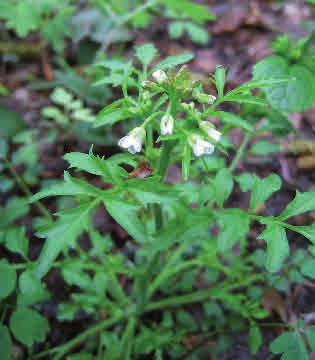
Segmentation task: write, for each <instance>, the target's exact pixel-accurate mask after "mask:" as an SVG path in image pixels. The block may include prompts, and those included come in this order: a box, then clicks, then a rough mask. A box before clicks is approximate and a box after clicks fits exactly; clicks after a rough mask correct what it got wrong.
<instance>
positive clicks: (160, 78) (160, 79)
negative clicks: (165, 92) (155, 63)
mask: <svg viewBox="0 0 315 360" xmlns="http://www.w3.org/2000/svg"><path fill="white" fill-rule="evenodd" d="M152 77H153V79H154V80H155V81H156V82H157V83H158V84H163V83H165V81H166V80H167V75H166V72H165V71H163V70H156V71H154V73H153V74H152Z"/></svg>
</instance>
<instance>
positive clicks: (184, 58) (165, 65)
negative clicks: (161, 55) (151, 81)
mask: <svg viewBox="0 0 315 360" xmlns="http://www.w3.org/2000/svg"><path fill="white" fill-rule="evenodd" d="M193 58H194V55H193V54H192V53H186V54H181V55H173V56H169V57H167V58H166V59H165V60H163V61H161V62H160V63H158V64H157V65H155V67H154V69H153V70H157V69H160V70H168V69H172V68H175V67H176V66H178V65H182V64H185V63H187V62H189V61H190V60H192V59H193Z"/></svg>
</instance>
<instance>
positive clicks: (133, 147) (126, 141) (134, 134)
mask: <svg viewBox="0 0 315 360" xmlns="http://www.w3.org/2000/svg"><path fill="white" fill-rule="evenodd" d="M144 137H145V130H144V129H143V128H142V127H135V128H134V129H132V130H131V131H130V132H129V133H128V134H127V135H126V136H124V137H122V138H121V139H120V140H119V141H118V145H119V146H120V147H122V148H123V149H127V150H128V151H129V152H130V154H136V153H138V152H140V151H141V149H142V143H143V140H144Z"/></svg>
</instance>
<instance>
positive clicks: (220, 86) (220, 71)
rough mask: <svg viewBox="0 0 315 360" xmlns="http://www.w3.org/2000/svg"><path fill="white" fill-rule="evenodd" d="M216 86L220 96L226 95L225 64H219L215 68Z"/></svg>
mask: <svg viewBox="0 0 315 360" xmlns="http://www.w3.org/2000/svg"><path fill="white" fill-rule="evenodd" d="M214 76H215V86H216V88H217V91H218V95H219V97H222V96H223V95H224V87H225V79H226V73H225V68H224V67H223V66H217V67H216V69H215V75H214Z"/></svg>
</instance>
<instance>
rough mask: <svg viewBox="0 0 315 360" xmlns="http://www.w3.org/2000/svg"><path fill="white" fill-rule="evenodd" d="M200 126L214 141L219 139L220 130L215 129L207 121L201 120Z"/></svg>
mask: <svg viewBox="0 0 315 360" xmlns="http://www.w3.org/2000/svg"><path fill="white" fill-rule="evenodd" d="M200 128H201V129H202V130H204V131H205V132H206V133H207V134H208V136H210V137H211V138H212V139H213V140H214V141H216V142H218V141H220V139H221V136H222V134H221V133H220V131H218V130H216V129H215V128H214V127H213V126H212V125H211V124H210V123H209V122H208V121H202V122H201V123H200Z"/></svg>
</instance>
